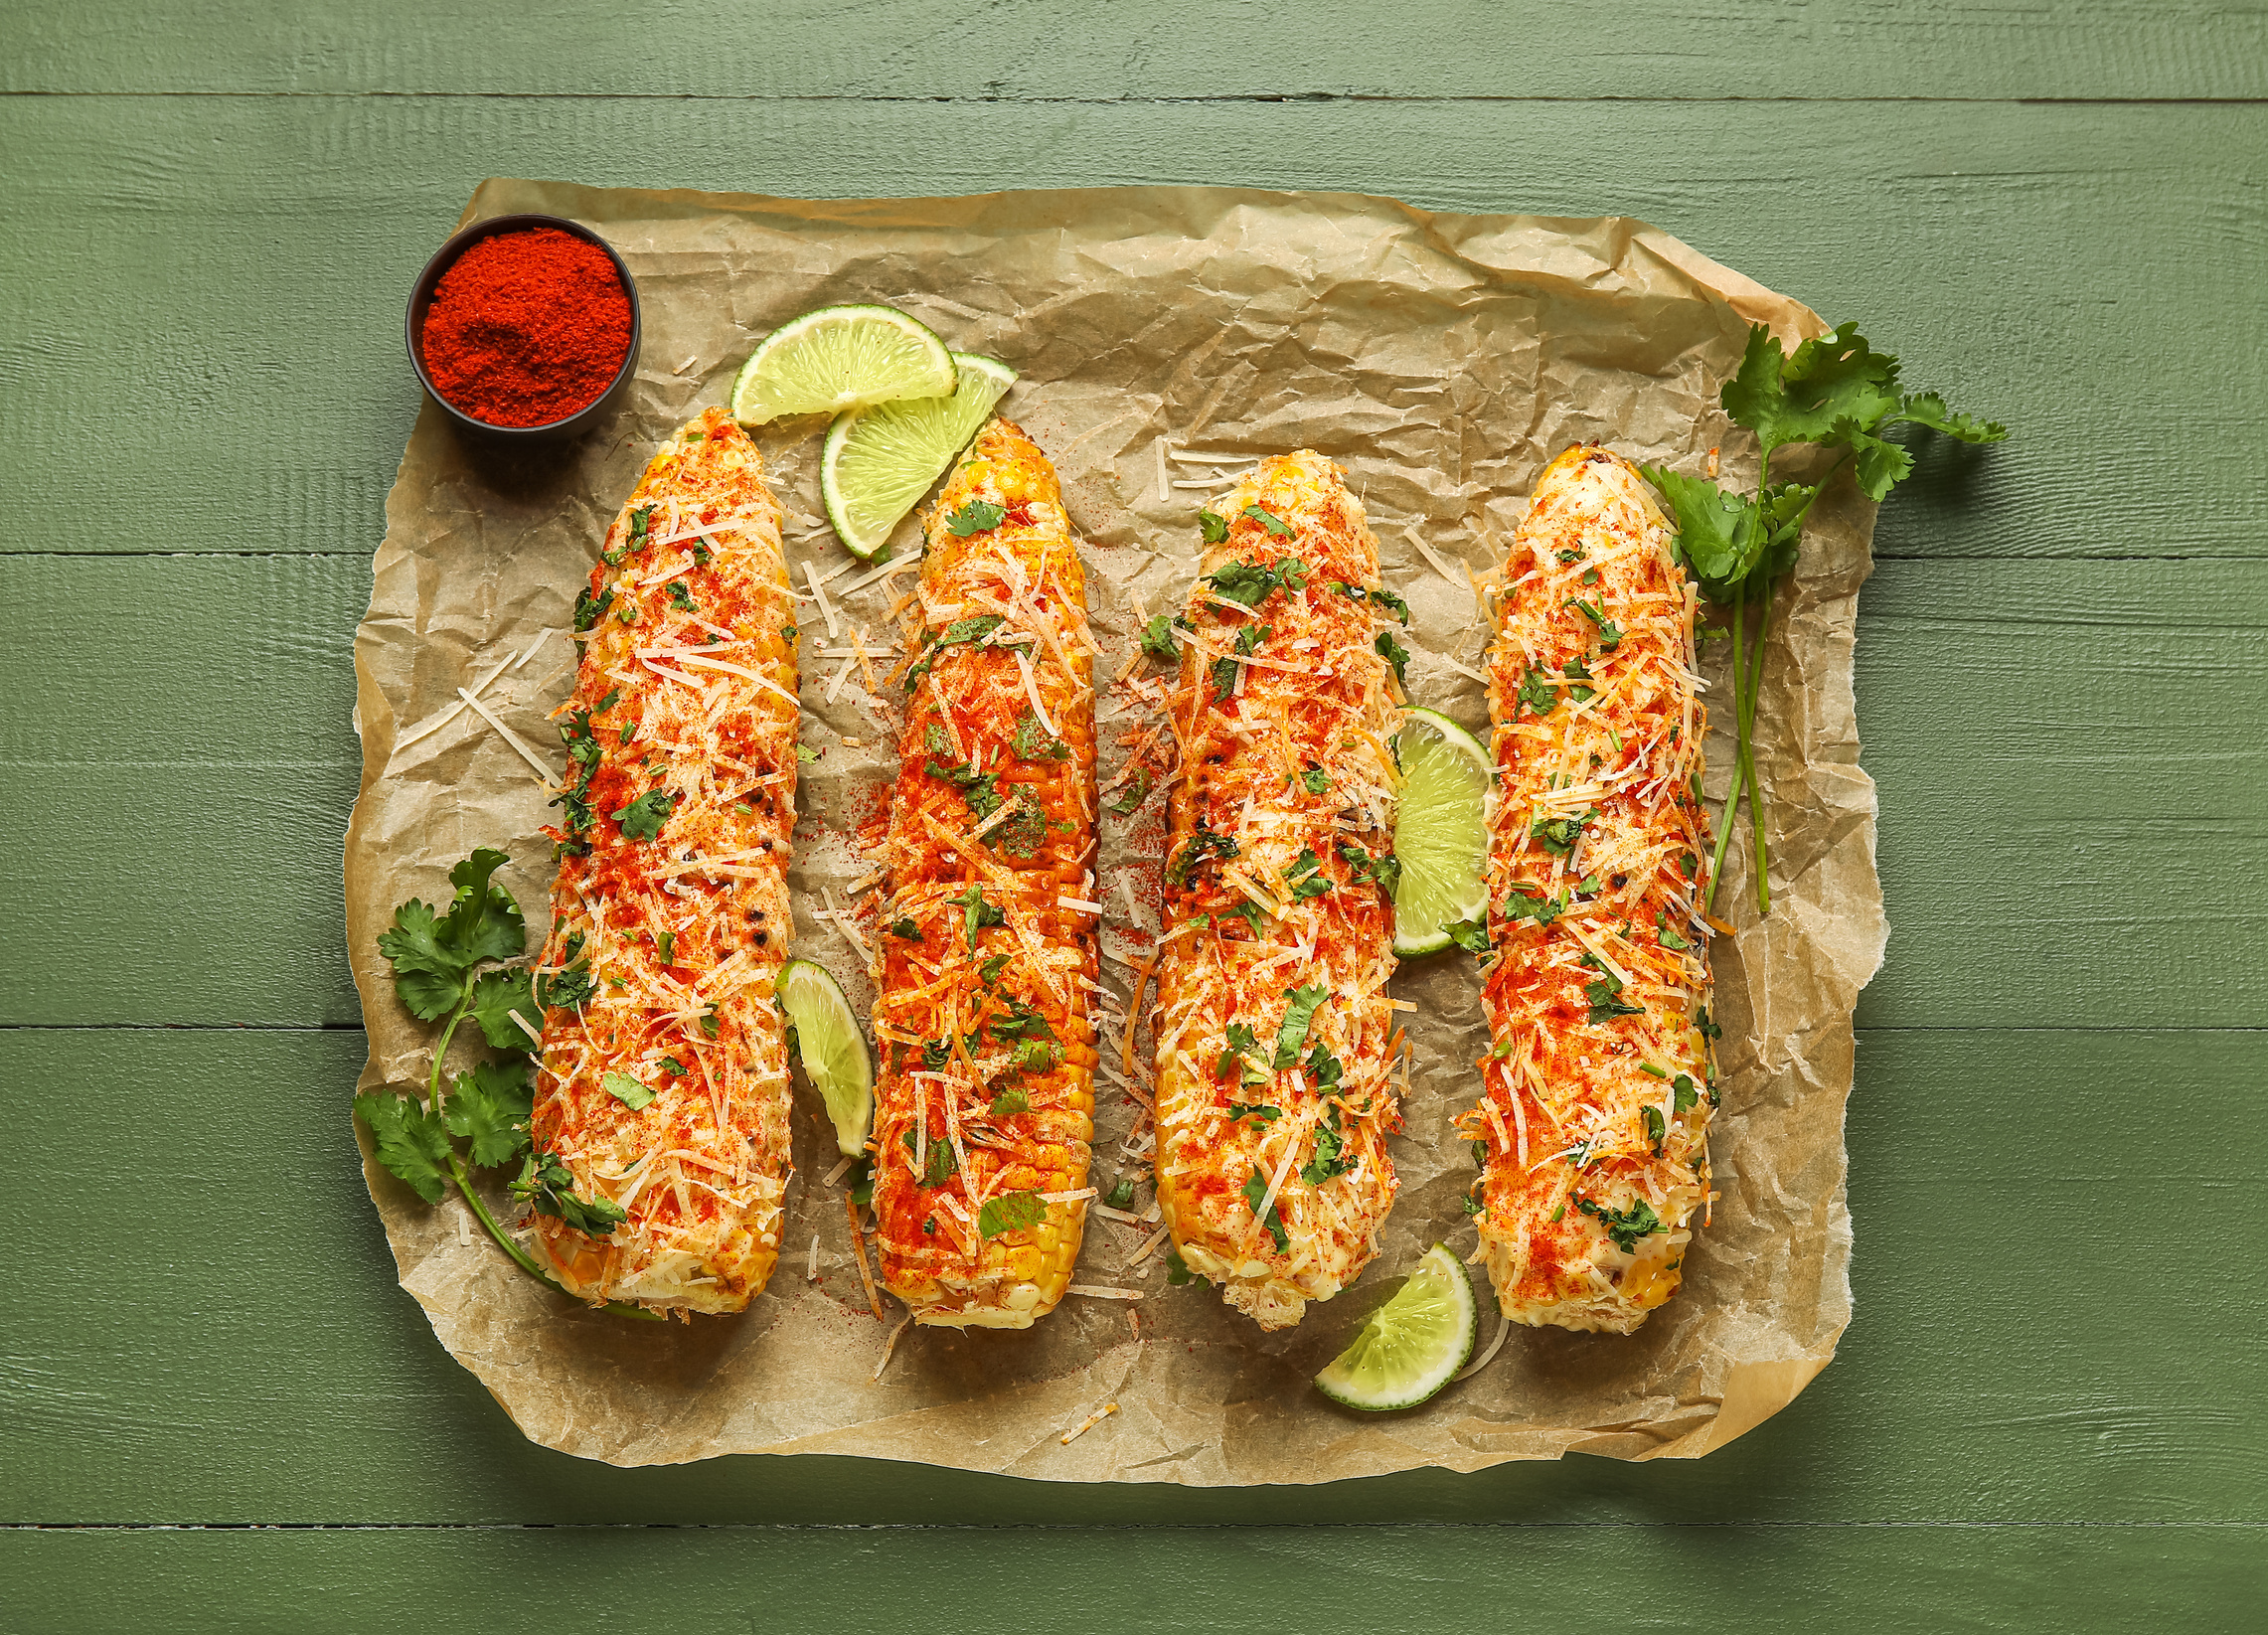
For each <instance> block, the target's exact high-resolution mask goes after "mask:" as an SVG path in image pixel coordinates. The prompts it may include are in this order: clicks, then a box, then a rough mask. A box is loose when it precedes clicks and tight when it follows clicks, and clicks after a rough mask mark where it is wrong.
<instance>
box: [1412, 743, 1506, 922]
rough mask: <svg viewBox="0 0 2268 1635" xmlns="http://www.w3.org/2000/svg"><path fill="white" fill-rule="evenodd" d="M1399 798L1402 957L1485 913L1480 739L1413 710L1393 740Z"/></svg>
mask: <svg viewBox="0 0 2268 1635" xmlns="http://www.w3.org/2000/svg"><path fill="white" fill-rule="evenodd" d="M1394 749H1395V753H1396V755H1397V757H1398V758H1399V760H1400V762H1401V774H1402V785H1401V795H1400V800H1399V802H1398V804H1397V805H1396V807H1395V810H1394V830H1393V850H1394V857H1395V859H1396V861H1397V862H1399V864H1400V865H1401V878H1400V881H1399V882H1398V884H1397V885H1396V886H1395V887H1394V939H1393V951H1394V953H1395V954H1396V956H1398V957H1400V958H1402V959H1411V958H1415V957H1416V956H1418V955H1421V954H1430V953H1437V952H1439V951H1440V950H1441V949H1443V948H1446V947H1448V946H1449V942H1450V937H1449V932H1448V929H1447V927H1448V926H1450V925H1451V924H1454V923H1455V922H1456V921H1458V920H1461V919H1474V918H1478V917H1480V916H1481V915H1483V914H1485V913H1487V911H1488V900H1489V899H1488V887H1487V885H1486V883H1485V882H1484V881H1483V880H1482V878H1481V866H1482V864H1483V862H1484V860H1485V859H1486V858H1487V856H1488V845H1489V829H1488V802H1489V791H1490V783H1491V779H1490V771H1491V768H1490V764H1489V754H1488V751H1487V750H1486V749H1484V748H1482V747H1481V744H1480V740H1479V739H1477V738H1475V737H1474V736H1473V735H1472V734H1470V733H1468V732H1466V731H1465V730H1464V729H1463V728H1462V727H1460V726H1458V725H1457V724H1456V723H1455V722H1453V721H1451V720H1450V719H1449V718H1448V717H1447V716H1444V715H1442V714H1440V713H1439V712H1437V711H1433V710H1424V709H1412V710H1410V711H1409V712H1408V714H1407V715H1406V716H1405V717H1404V718H1403V720H1402V725H1401V730H1400V731H1399V732H1397V733H1396V734H1395V735H1394Z"/></svg>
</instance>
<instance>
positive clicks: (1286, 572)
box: [1205, 557, 1307, 607]
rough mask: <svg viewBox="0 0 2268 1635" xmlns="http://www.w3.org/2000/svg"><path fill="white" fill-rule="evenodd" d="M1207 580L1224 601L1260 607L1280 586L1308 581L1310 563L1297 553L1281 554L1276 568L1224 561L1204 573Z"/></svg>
mask: <svg viewBox="0 0 2268 1635" xmlns="http://www.w3.org/2000/svg"><path fill="white" fill-rule="evenodd" d="M1205 581H1206V583H1208V584H1210V585H1212V586H1213V588H1214V589H1215V591H1216V592H1217V593H1218V594H1219V595H1220V597H1221V599H1222V600H1224V601H1233V602H1240V603H1242V604H1243V605H1244V606H1246V607H1257V606H1259V605H1260V603H1261V602H1263V601H1265V600H1267V599H1268V597H1269V596H1271V595H1273V594H1274V593H1275V592H1276V591H1278V590H1297V589H1300V588H1301V587H1303V586H1304V585H1305V584H1306V583H1307V564H1305V563H1303V562H1301V561H1300V560H1299V559H1298V558H1297V557H1278V558H1277V559H1276V565H1275V566H1274V567H1273V568H1263V567H1262V566H1260V565H1259V564H1258V563H1249V562H1231V563H1224V564H1222V565H1221V566H1220V567H1219V568H1217V569H1215V571H1214V572H1211V573H1208V574H1207V575H1206V576H1205Z"/></svg>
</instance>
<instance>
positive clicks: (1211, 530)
mask: <svg viewBox="0 0 2268 1635" xmlns="http://www.w3.org/2000/svg"><path fill="white" fill-rule="evenodd" d="M1197 526H1198V528H1199V530H1200V531H1201V532H1202V533H1203V534H1204V535H1205V543H1206V544H1207V545H1218V544H1219V543H1220V542H1221V541H1223V540H1225V539H1226V538H1228V519H1227V518H1226V517H1223V516H1221V515H1220V514H1219V513H1218V512H1217V511H1200V512H1198V514H1197Z"/></svg>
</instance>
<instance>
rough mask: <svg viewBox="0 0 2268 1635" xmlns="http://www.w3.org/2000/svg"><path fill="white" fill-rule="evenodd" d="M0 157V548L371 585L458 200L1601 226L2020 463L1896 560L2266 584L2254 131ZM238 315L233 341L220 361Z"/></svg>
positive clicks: (1056, 141) (1018, 135)
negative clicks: (1174, 192)
mask: <svg viewBox="0 0 2268 1635" xmlns="http://www.w3.org/2000/svg"><path fill="white" fill-rule="evenodd" d="M829 15H830V17H832V16H833V15H834V14H832V13H830V14H829ZM1586 26H1588V25H1587V23H1586ZM113 32H116V33H119V34H121V35H126V34H129V33H130V32H131V31H113ZM1368 32H1375V31H1367V33H1368ZM1613 32H1614V33H1615V34H1616V35H1617V37H1618V38H1620V37H1621V36H1620V31H1619V30H1616V31H1613ZM232 38H233V37H232ZM702 55H703V53H702V52H700V51H694V52H691V53H690V54H689V60H693V59H698V58H700V57H701V56H702ZM1219 55H1221V56H1224V57H1230V58H1233V57H1235V56H1237V55H1239V54H1238V53H1234V52H1226V53H1220V54H1219ZM1448 55H1450V56H1454V55H1455V54H1454V53H1451V54H1448ZM752 131H760V133H761V137H760V140H751V132H752ZM0 150H5V151H6V152H8V153H9V154H10V155H11V157H12V158H13V159H14V160H15V162H14V163H12V164H11V165H10V166H8V167H7V169H6V173H5V175H0V210H5V212H6V213H7V216H8V218H9V219H10V220H11V221H12V222H17V223H25V224H36V229H35V230H32V231H19V232H17V233H14V234H11V235H9V236H7V237H6V238H5V239H4V240H0V315H4V316H5V317H6V319H7V322H6V324H5V325H4V326H0V374H5V375H6V376H7V378H9V380H10V382H11V399H10V410H11V415H10V425H11V436H10V438H9V439H8V441H7V443H6V445H5V447H4V448H0V475H4V476H5V477H6V478H7V479H8V486H9V489H10V491H11V493H12V494H13V495H15V496H16V500H15V503H14V504H13V505H11V507H10V508H9V509H8V513H7V515H6V517H5V518H4V519H0V549H10V550H26V549H57V550H74V551H111V550H174V549H190V550H202V551H307V550H321V551H354V552H358V553H360V552H366V551H367V550H368V549H369V547H370V545H371V544H372V542H373V541H374V539H375V538H376V537H377V535H378V534H379V533H380V531H381V527H382V523H381V516H382V505H383V498H384V494H385V490H386V486H387V484H388V483H389V482H390V481H391V480H392V477H393V473H394V470H395V466H396V463H397V461H398V460H399V457H400V452H401V449H402V445H403V442H404V439H405V436H406V434H407V430H408V425H409V422H410V419H411V417H412V414H413V411H414V409H415V407H416V399H415V387H414V384H413V382H412V380H411V378H410V375H409V373H408V370H407V368H406V366H405V360H404V359H403V357H402V352H401V346H402V343H401V338H400V327H399V324H400V316H399V315H400V312H401V302H402V301H403V300H404V298H405V292H406V291H407V289H408V286H409V282H410V280H411V278H412V277H413V275H414V274H415V272H416V270H417V268H418V266H419V264H420V263H421V261H422V259H423V257H424V256H425V254H426V253H427V252H428V251H429V249H430V248H431V246H433V245H436V244H437V243H439V241H440V240H441V239H442V237H443V236H444V235H445V234H446V232H447V231H448V228H449V226H450V224H451V222H452V221H453V219H454V217H455V215H456V213H457V211H458V209H459V208H460V206H461V205H462V203H463V201H464V199H465V197H466V196H467V194H468V192H469V191H470V189H471V187H472V185H473V183H474V182H475V181H476V180H477V179H478V177H479V175H480V174H481V173H482V171H483V170H484V169H485V170H489V171H493V172H497V173H503V174H520V175H544V176H562V177H572V178H575V179H578V180H582V181H587V182H592V183H600V184H642V185H679V186H695V187H710V188H719V189H729V188H739V189H762V190H768V191H771V192H774V193H780V194H788V195H798V194H804V195H809V194H828V195H872V194H922V193H958V192H968V191H981V190H984V189H990V188H1001V187H1011V186H1051V187H1052V186H1063V187H1069V186H1085V185H1097V184H1116V183H1152V182H1184V181H1193V180H1196V181H1205V180H1211V181H1237V182H1244V183H1250V184H1254V185H1261V186H1271V187H1285V188H1351V189H1365V190H1370V191H1374V192H1378V193H1386V194H1392V195H1396V196H1399V197H1402V198H1405V199H1408V200H1410V201H1411V202H1413V203H1417V204H1420V205H1425V206H1430V207H1437V208H1442V209H1451V210H1522V209H1525V210H1534V211H1540V212H1546V213H1555V214H1565V215H1589V214H1594V213H1616V212H1619V213H1628V214H1631V215H1636V216H1640V217H1644V218H1647V219H1650V220H1652V221H1655V222H1657V223H1659V224H1660V225H1661V226H1663V227H1664V228H1666V229H1668V230H1670V231H1672V232H1674V233H1677V234H1679V235H1681V236H1682V237H1684V238H1685V239H1686V240H1688V241H1689V242H1690V243H1692V244H1694V245H1696V246H1697V247H1699V248H1701V249H1702V250H1704V251H1706V252H1707V253H1709V254H1712V255H1714V256H1716V257H1718V258H1719V259H1722V260H1725V261H1727V262H1729V263H1731V264H1733V265H1735V266H1738V267H1740V268H1741V269H1742V270H1743V271H1745V272H1747V273H1749V274H1751V275H1752V276H1755V277H1757V278H1760V279H1762V280H1764V281H1766V282H1768V283H1770V284H1773V285H1774V286H1776V287H1778V288H1781V289H1785V290H1788V291H1789V292H1791V293H1793V294H1795V295H1798V296H1801V297H1803V298H1804V299H1806V300H1808V301H1810V302H1811V303H1812V304H1813V305H1814V306H1816V307H1818V308H1819V309H1820V310H1821V311H1823V312H1825V313H1827V314H1829V315H1830V316H1831V317H1836V318H1841V317H1846V316H1857V317H1860V318H1863V320H1864V321H1865V322H1866V324H1867V327H1868V329H1869V331H1870V332H1871V333H1872V335H1873V336H1874V338H1875V339H1876V340H1878V341H1879V342H1881V343H1882V344H1883V345H1885V346H1887V347H1890V348H1892V349H1893V350H1895V351H1897V352H1898V353H1899V354H1900V355H1901V356H1902V357H1903V358H1904V359H1905V360H1906V364H1907V373H1908V377H1909V379H1910V380H1912V381H1913V382H1914V383H1916V384H1917V385H1919V384H1934V385H1937V386H1940V387H1942V388H1943V389H1944V390H1946V391H1947V392H1949V393H1951V394H1953V395H1954V396H1955V397H1956V398H1957V399H1958V400H1960V401H1961V402H1963V403H1965V404H1969V405H1972V406H1974V407H1975V408H1977V409H1981V410H1983V411H1986V412H1989V413H1992V414H1994V415H1998V416H2000V417H2002V418H2005V419H2007V420H2009V421H2010V422H2012V423H2013V424H2014V425H2015V426H2016V427H2017V428H2018V432H2019V436H2018V439H2017V440H2016V441H2014V442H2012V443H2010V444H2008V445H2007V446H2005V447H2003V448H2000V449H1996V450H1993V451H1991V452H1990V453H1989V454H1988V455H1986V456H1985V457H1984V458H1982V459H1967V460H1942V461H1941V460H1934V459H1933V460H1932V462H1931V466H1930V470H1929V472H1928V473H1927V474H1925V475H1924V476H1922V477H1917V478H1916V479H1915V480H1914V482H1912V483H1911V484H1909V485H1908V487H1907V489H1906V490H1904V491H1902V492H1901V493H1900V495H1899V496H1898V500H1897V503H1896V504H1895V505H1894V506H1893V507H1892V508H1891V510H1890V512H1889V514H1888V515H1887V517H1886V518H1885V520H1884V523H1883V527H1882V530H1881V534H1880V539H1879V545H1880V548H1881V550H1882V552H1883V554H1884V555H1885V556H1909V555H1930V556H1959V557H2010V556H2017V557H2068V556H2106V557H2119V556H2134V555H2156V556H2173V557H2186V556H2197V555H2207V556H2211V555H2221V556H2242V557H2252V556H2258V555H2260V554H2262V553H2263V552H2264V551H2268V491H2264V490H2263V489H2262V488H2261V486H2260V485H2259V484H2258V483H2256V482H2254V481H2252V480H2250V472H2249V470H2248V469H2247V468H2246V466H2245V464H2244V462H2243V461H2242V460H2238V459H2231V458H2230V457H2229V454H2230V449H2231V439H2232V438H2234V439H2237V440H2239V441H2241V440H2242V439H2244V438H2246V437H2251V438H2255V439H2256V438H2257V437H2258V436H2259V435H2260V428H2261V427H2262V426H2264V425H2268V381H2263V379H2262V378H2261V377H2260V375H2259V373H2258V372H2257V371H2246V370H2241V369H2237V370H2231V369H2229V368H2228V367H2226V350H2225V349H2226V344H2227V343H2226V339H2225V337H2226V336H2227V335H2229V334H2231V333H2243V332H2246V331H2247V330H2248V329H2257V328H2258V327H2259V323H2260V319H2261V317H2262V315H2263V295H2262V285H2261V283H2260V281H2259V280H2258V279H2257V278H2255V277H2253V276H2252V265H2253V262H2254V261H2255V260H2256V259H2257V257H2256V256H2248V255H2247V254H2246V253H2245V252H2244V251H2245V249H2246V247H2247V246H2250V247H2252V248H2257V247H2258V245H2261V244H2262V243H2263V242H2268V200H2264V199H2263V196H2262V194H2261V193H2260V191H2259V189H2258V188H2257V187H2255V186H2254V185H2253V179H2254V178H2255V177H2257V176H2258V175H2259V174H2260V173H2261V172H2262V171H2263V170H2264V169H2268V119H2263V118H2262V117H2261V114H2260V110H2259V109H2258V108H2257V107H2251V106H2163V105H2120V106H2100V105H2086V106H2074V105H2056V104H2029V105H2022V106H2017V105H2009V104H1939V105H1935V106H1933V107H1932V110H1931V112H1930V115H1929V117H1927V118H1926V119H1922V118H1917V117H1914V116H1912V115H1911V114H1910V113H1908V112H1904V111H1900V109H1899V105H1898V104H1869V105H1867V107H1866V108H1865V109H1864V110H1863V111H1862V110H1860V109H1857V108H1854V107H1853V106H1850V105H1846V104H1841V103H1820V102H1809V103H1768V102H1740V103H1694V102H1687V103H1647V102H1611V103H1601V102H1449V103H1444V102H1428V101H1396V100H1381V101H1360V102H1349V101H1336V102H1322V103H1312V102H1251V101H1240V102H1206V103H1196V104H1182V103H1172V104H1168V103H1159V102H1147V101H1143V102H1117V103H1105V104H1089V103H1081V102H1074V103H1033V102H1014V103H998V104H979V103H967V102H919V101H903V102H868V101H843V100H825V99H821V100H811V101H779V102H766V103H746V102H740V101H702V100H695V99H669V100H662V99H635V98H633V99H628V100H622V101H571V100H564V99H559V98H543V97H537V98H526V99H496V98H487V97H435V98H416V97H408V98H405V97H395V96H381V97H369V96H349V97H331V96H289V97H274V96H261V97H225V96H224V97H213V96H189V97H160V98H142V99H134V98H117V97H102V96H69V97H44V96H41V97H34V96H27V97H16V98H12V99H9V100H8V101H7V102H5V103H4V104H0ZM1573 156H1579V160H1577V159H1575V158H1574V157H1573ZM878 293H883V294H887V293H888V292H887V291H881V292H878ZM247 302H249V303H251V305H252V307H253V308H254V309H256V313H257V321H256V322H240V321H236V320H234V319H233V318H232V319H228V320H224V321H220V322H216V321H215V314H217V313H223V314H227V313H235V312H237V311H240V310H243V309H244V308H245V307H246V303H247ZM2198 381H2211V382H2212V383H2214V385H2213V390H2212V391H2211V392H2209V393H2203V392H2199V391H2197V390H2195V385H2194V383H2196V382H2198ZM714 386H715V388H716V390H718V391H720V392H721V391H722V389H723V380H722V376H721V377H720V379H719V381H718V382H716V383H714ZM152 402H157V403H161V404H162V411H161V412H146V411H145V409H144V406H145V405H146V404H149V403H152ZM127 416H130V418H128V417H127ZM96 433H101V434H99V435H97V434H96ZM115 436H123V437H125V438H127V439H128V446H130V448H131V449H132V451H133V458H131V459H127V460H120V459H118V458H117V457H116V456H115V453H114V452H113V451H114V449H115V448H116V446H117V444H116V442H115V441H114V437H115ZM88 494H99V495H101V496H102V499H103V506H104V509H103V511H102V513H101V515H102V518H103V524H104V525H103V526H102V527H100V528H97V529H91V530H90V529H87V528H85V527H83V526H82V525H81V520H82V517H83V504H82V500H81V497H82V496H84V495H88Z"/></svg>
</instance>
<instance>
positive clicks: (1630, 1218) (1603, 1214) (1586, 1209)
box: [1575, 1114, 1667, 1254]
mask: <svg viewBox="0 0 2268 1635" xmlns="http://www.w3.org/2000/svg"><path fill="white" fill-rule="evenodd" d="M1656 1116H1657V1117H1658V1116H1660V1115H1659V1114H1657V1115H1656ZM1575 1208H1576V1209H1578V1210H1580V1211H1582V1212H1583V1214H1585V1215H1588V1216H1595V1217H1596V1218H1597V1219H1598V1221H1599V1222H1600V1224H1601V1225H1603V1226H1605V1227H1606V1234H1607V1236H1609V1237H1611V1238H1613V1239H1614V1246H1615V1247H1616V1248H1618V1249H1620V1250H1621V1251H1622V1252H1623V1253H1624V1254H1631V1253H1634V1252H1635V1251H1636V1250H1637V1247H1638V1240H1639V1239H1640V1238H1641V1237H1644V1236H1646V1235H1647V1234H1649V1233H1651V1232H1658V1231H1663V1230H1666V1229H1667V1228H1666V1227H1665V1226H1663V1224H1662V1218H1661V1217H1660V1216H1658V1215H1656V1214H1655V1213H1654V1206H1653V1205H1652V1204H1649V1203H1648V1202H1647V1201H1646V1200H1645V1199H1643V1198H1641V1199H1639V1200H1638V1201H1637V1202H1636V1203H1634V1204H1632V1205H1631V1206H1630V1208H1628V1209H1627V1210H1606V1209H1601V1208H1600V1207H1599V1206H1598V1205H1596V1204H1594V1203H1592V1202H1591V1201H1590V1200H1589V1199H1587V1198H1579V1199H1577V1200H1576V1201H1575Z"/></svg>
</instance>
